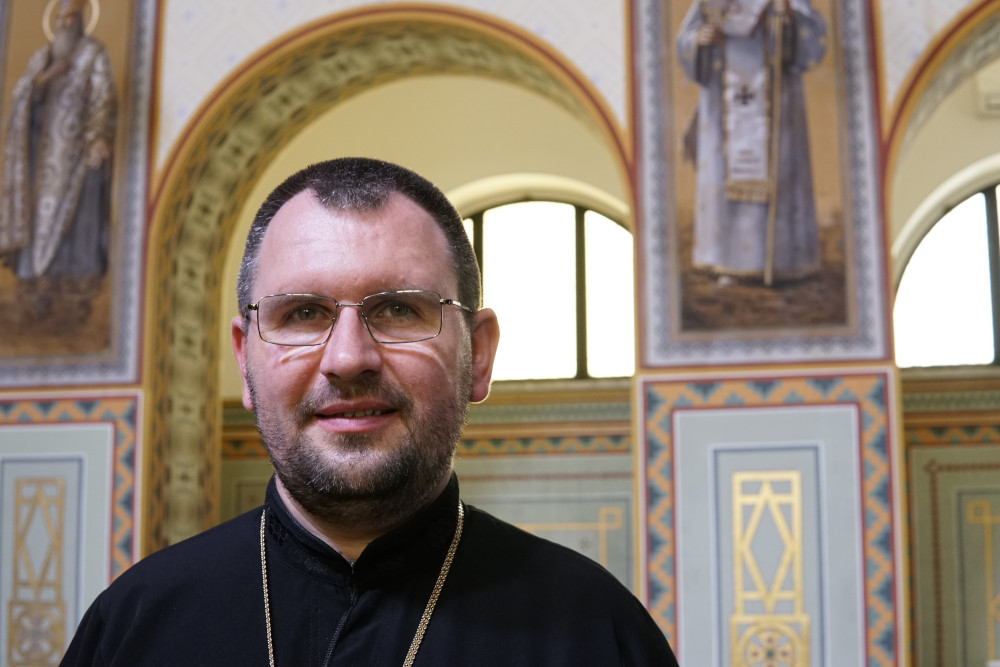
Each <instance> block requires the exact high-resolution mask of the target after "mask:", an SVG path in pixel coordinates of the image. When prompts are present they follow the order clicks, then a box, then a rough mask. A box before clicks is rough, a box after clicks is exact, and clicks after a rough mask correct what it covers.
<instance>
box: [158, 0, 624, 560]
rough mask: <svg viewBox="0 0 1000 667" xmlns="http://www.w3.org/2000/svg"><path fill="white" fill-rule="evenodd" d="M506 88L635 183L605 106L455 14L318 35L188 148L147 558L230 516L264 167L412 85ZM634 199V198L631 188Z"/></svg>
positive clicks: (569, 77)
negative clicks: (330, 119) (228, 339)
mask: <svg viewBox="0 0 1000 667" xmlns="http://www.w3.org/2000/svg"><path fill="white" fill-rule="evenodd" d="M432 74H434V75H439V74H457V75H473V76H481V77H488V78H493V79H499V80H503V81H507V82H510V83H512V84H515V85H518V86H521V87H524V88H527V89H529V90H532V91H534V92H536V93H538V94H541V95H543V96H545V97H547V98H549V99H551V100H553V101H554V102H555V103H557V104H559V105H560V106H562V107H563V108H565V109H566V110H567V111H568V112H569V113H571V114H572V115H573V116H575V117H577V118H579V119H580V120H581V122H583V123H584V124H585V125H586V126H588V127H591V128H593V129H594V130H595V131H596V132H598V133H600V134H601V135H603V136H604V137H605V139H606V141H607V142H608V143H609V145H610V146H611V148H612V151H611V152H612V154H613V155H615V156H616V158H617V159H618V161H619V165H618V166H619V169H620V173H622V174H623V175H626V178H629V177H630V175H631V174H632V165H631V155H630V153H629V150H628V148H627V147H628V146H630V145H631V142H630V141H628V140H627V137H625V136H624V133H623V132H622V130H621V129H620V128H619V126H618V124H617V122H616V121H615V120H614V116H613V114H612V113H611V111H610V110H609V108H608V107H607V106H606V104H605V103H604V101H603V100H602V99H601V98H600V96H599V94H598V93H597V92H596V91H595V90H594V89H593V88H592V87H591V86H590V85H589V84H588V83H587V82H586V81H585V79H584V77H583V76H582V75H581V74H579V73H578V72H577V71H576V70H575V69H574V68H573V67H572V66H571V65H569V64H568V63H567V62H565V61H564V60H563V59H562V58H561V57H560V56H559V55H558V54H557V53H554V52H552V51H551V50H549V48H548V47H546V46H544V45H543V44H541V43H540V42H539V41H538V40H537V39H535V38H534V37H532V36H531V35H528V34H525V33H524V32H522V31H520V30H518V29H515V28H512V27H511V26H509V25H507V24H503V23H501V22H499V21H497V20H496V19H493V18H491V17H486V16H484V15H481V14H474V13H470V12H465V11H462V10H456V9H455V8H430V7H428V8H420V7H417V8H414V7H407V8H400V7H394V6H385V7H369V8H364V9H363V10H358V11H355V12H349V13H344V14H338V15H335V16H331V17H329V18H327V19H324V20H321V21H318V22H315V23H313V24H310V25H308V26H306V27H304V28H303V29H301V30H299V31H297V32H295V33H292V34H291V35H289V36H287V37H286V38H283V39H281V40H279V41H278V42H276V43H274V44H272V45H271V46H269V47H268V48H266V49H264V50H263V51H262V52H261V53H259V54H257V55H256V56H255V57H253V58H252V59H250V60H249V61H247V62H246V63H245V64H244V65H243V66H242V67H241V68H240V69H239V70H238V71H237V72H236V73H234V74H233V75H232V76H231V77H230V78H229V79H228V80H227V81H226V82H225V83H224V84H222V85H221V86H220V88H219V89H218V90H217V91H216V93H215V94H214V95H213V96H212V97H211V98H210V99H209V100H208V101H207V102H206V104H205V105H204V106H203V107H202V109H201V110H200V111H199V113H198V114H197V115H196V116H195V118H194V119H193V120H192V121H191V123H190V124H189V126H188V128H187V129H186V130H185V133H184V134H183V135H182V137H181V139H180V141H179V143H178V147H177V148H176V149H175V150H174V152H173V153H172V154H171V156H170V158H169V160H168V161H167V163H166V166H165V168H164V171H163V176H162V179H161V181H160V186H159V188H158V190H157V192H156V195H155V196H154V198H153V201H152V207H151V224H150V233H149V247H148V274H147V284H146V295H147V301H146V304H147V308H146V337H145V340H146V347H145V349H146V351H147V353H146V357H145V375H144V377H145V378H146V379H145V388H146V390H147V393H148V397H149V401H148V405H149V406H150V409H149V411H148V420H147V424H146V436H145V438H144V442H145V453H144V455H143V456H144V460H145V463H146V465H145V479H144V489H145V492H144V500H145V502H144V521H143V546H142V549H143V553H149V552H150V551H155V550H157V549H160V548H162V547H164V546H166V545H168V544H172V543H174V542H177V541H179V540H180V539H183V538H185V537H187V536H189V535H192V534H194V533H196V532H199V531H200V530H203V529H205V528H207V527H209V526H211V525H213V524H214V523H215V521H216V519H217V516H218V500H217V496H218V488H219V461H220V432H221V405H220V402H219V398H218V397H219V388H218V384H217V373H215V372H214V371H213V370H212V369H214V368H216V366H217V364H218V363H219V354H220V351H219V349H218V343H217V338H218V335H217V331H218V327H219V326H221V325H222V320H223V319H224V317H225V315H224V314H220V313H218V312H217V304H218V303H219V301H220V289H221V287H220V285H221V282H222V281H221V276H220V273H221V270H222V266H223V263H224V254H225V249H226V245H227V243H228V239H229V238H230V236H231V235H232V232H233V230H234V229H235V227H236V224H237V220H236V216H237V213H238V211H239V210H240V208H241V206H242V204H243V203H244V201H245V199H246V197H247V196H248V194H249V192H250V191H251V189H252V187H253V185H254V183H255V182H256V180H257V179H258V177H259V176H260V174H261V173H262V172H263V170H264V168H265V166H266V165H267V164H268V163H269V161H270V158H272V157H273V156H274V155H275V154H276V153H277V152H278V151H280V149H281V147H282V146H283V145H284V144H285V143H286V142H287V141H288V140H289V139H290V138H291V137H292V136H294V135H295V134H296V133H297V132H299V131H300V130H301V129H302V128H303V127H305V126H307V125H308V124H309V123H310V122H312V121H313V120H314V119H315V118H317V117H318V116H319V115H321V114H322V113H324V112H325V111H327V110H329V109H330V108H331V107H333V106H334V105H336V104H337V103H339V102H341V101H343V100H346V99H348V98H350V97H352V96H353V95H356V94H358V93H360V92H362V91H364V90H368V89H370V88H372V87H373V86H377V85H380V84H383V83H388V82H391V81H396V80H399V79H403V78H406V77H411V76H420V75H432ZM627 188H628V189H629V196H630V197H631V188H632V184H631V183H628V184H627Z"/></svg>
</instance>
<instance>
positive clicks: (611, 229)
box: [466, 201, 635, 380]
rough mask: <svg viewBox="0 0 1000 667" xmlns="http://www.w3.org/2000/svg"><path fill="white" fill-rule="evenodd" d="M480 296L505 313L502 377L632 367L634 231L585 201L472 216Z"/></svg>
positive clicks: (582, 374) (628, 371) (591, 374)
mask: <svg viewBox="0 0 1000 667" xmlns="http://www.w3.org/2000/svg"><path fill="white" fill-rule="evenodd" d="M466 227H467V229H468V231H469V236H470V238H471V239H472V243H473V246H474V247H475V249H476V256H477V258H478V259H479V263H480V267H482V272H483V301H484V303H485V304H486V305H487V306H490V307H491V308H493V309H494V310H496V311H497V313H498V316H499V317H500V350H499V352H498V353H497V360H496V365H495V367H494V373H493V377H494V379H496V380H528V379H531V380H535V379H556V378H602V377H622V376H630V375H632V373H633V372H634V371H635V331H634V302H635V297H634V295H635V290H634V288H633V280H634V278H633V265H632V263H633V259H632V258H633V250H632V234H631V233H630V232H629V230H628V229H626V228H625V227H624V226H623V225H622V224H620V223H618V222H615V221H614V220H611V219H610V218H608V217H606V216H604V215H602V214H600V213H598V212H597V211H594V210H592V209H588V208H586V207H583V206H577V205H574V204H569V203H565V202H557V201H523V202H517V203H510V204H504V205H500V206H495V207H492V208H488V209H486V210H484V211H480V212H479V213H476V214H474V215H471V216H469V217H468V218H467V220H466Z"/></svg>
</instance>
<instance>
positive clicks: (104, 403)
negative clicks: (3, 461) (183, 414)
mask: <svg viewBox="0 0 1000 667" xmlns="http://www.w3.org/2000/svg"><path fill="white" fill-rule="evenodd" d="M139 412H140V410H139V399H138V398H137V397H136V396H100V397H94V398H45V399H35V400H6V399H2V398H0V425H13V424H109V425H110V426H111V427H112V429H113V431H114V453H113V465H112V468H113V471H114V474H113V477H112V487H111V517H110V518H109V524H110V525H109V528H110V537H109V539H110V554H111V560H110V562H109V564H108V581H109V582H110V581H112V580H114V579H115V578H116V577H117V576H118V575H120V574H121V573H122V572H124V571H125V570H126V569H128V568H129V566H131V565H132V563H133V562H135V558H136V556H137V554H138V549H137V547H138V543H137V532H136V522H137V520H138V511H139V508H138V505H137V503H136V499H137V498H138V496H139V494H138V479H139V475H140V471H139V468H138V465H139V450H138V444H139V441H138V435H137V434H138V432H139V428H140V427H141V425H140V423H139V419H140V416H139Z"/></svg>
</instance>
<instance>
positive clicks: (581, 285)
mask: <svg viewBox="0 0 1000 667" xmlns="http://www.w3.org/2000/svg"><path fill="white" fill-rule="evenodd" d="M573 210H574V211H576V376H577V377H578V378H586V377H590V371H589V369H588V368H587V241H586V226H585V225H584V219H585V214H586V210H585V209H584V208H583V207H582V206H574V207H573Z"/></svg>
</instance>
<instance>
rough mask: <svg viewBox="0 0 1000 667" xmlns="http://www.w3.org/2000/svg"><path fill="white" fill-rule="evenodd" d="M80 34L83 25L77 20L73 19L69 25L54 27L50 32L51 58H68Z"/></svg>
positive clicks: (81, 34)
mask: <svg viewBox="0 0 1000 667" xmlns="http://www.w3.org/2000/svg"><path fill="white" fill-rule="evenodd" d="M82 36H83V26H82V24H81V23H80V22H79V21H73V24H72V25H69V26H65V27H62V26H61V27H58V28H56V29H55V31H54V32H53V33H52V59H53V60H64V59H66V58H69V57H70V56H71V55H72V54H73V49H75V48H76V44H77V42H79V41H80V38H81V37H82Z"/></svg>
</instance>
